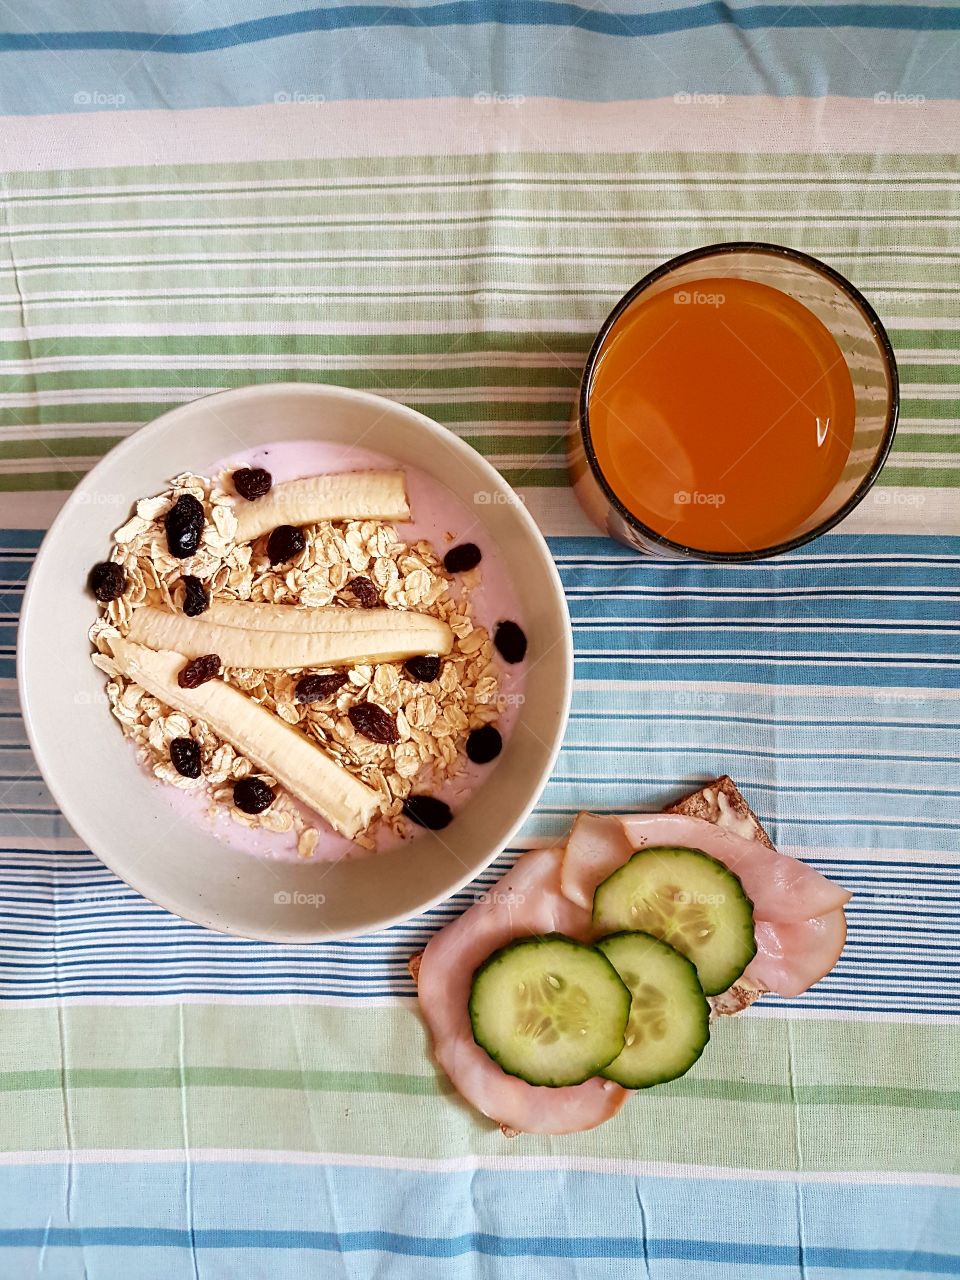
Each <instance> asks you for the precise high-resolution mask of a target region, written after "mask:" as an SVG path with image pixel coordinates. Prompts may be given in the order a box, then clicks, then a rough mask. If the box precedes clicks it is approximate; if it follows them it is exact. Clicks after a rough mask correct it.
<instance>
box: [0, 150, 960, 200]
mask: <svg viewBox="0 0 960 1280" xmlns="http://www.w3.org/2000/svg"><path fill="white" fill-rule="evenodd" d="M469 163H470V164H471V165H472V166H473V167H474V168H475V169H476V170H477V172H478V173H479V174H481V175H482V174H503V173H510V174H522V175H525V176H536V175H537V174H549V175H553V174H556V173H560V174H568V173H569V174H574V175H578V176H580V175H589V177H590V178H591V179H593V178H597V177H603V176H604V175H608V176H609V177H610V178H613V179H621V178H622V177H623V175H624V174H630V175H631V176H633V175H637V176H643V175H645V174H647V175H649V176H650V177H651V178H658V177H660V176H661V175H662V174H663V173H664V172H680V173H683V172H686V173H688V174H689V175H690V176H691V178H692V179H694V180H696V179H697V178H698V175H700V174H702V173H704V172H707V173H721V174H724V175H726V176H729V177H731V178H734V177H741V176H744V175H750V174H759V175H764V174H777V175H779V174H784V173H786V174H795V175H797V176H812V177H819V176H822V175H828V176H836V177H837V178H838V179H840V180H842V181H844V182H846V183H848V184H849V183H850V181H851V180H852V179H856V178H865V179H875V178H876V177H877V176H878V174H879V173H883V174H885V175H889V176H890V177H892V178H898V179H902V178H904V177H910V176H911V175H914V174H916V173H936V174H938V175H942V180H944V181H946V180H948V179H949V178H950V177H951V176H958V164H957V157H956V154H955V153H954V152H951V151H945V152H933V151H931V152H928V153H925V154H916V153H899V154H898V153H889V154H888V153H884V154H883V155H879V156H874V155H872V154H870V155H867V154H865V153H863V152H837V153H831V154H829V155H826V154H818V153H811V152H784V153H783V154H780V153H773V152H771V153H766V154H764V153H760V154H750V153H746V152H742V151H729V152H715V151H699V152H698V151H678V152H670V151H623V152H600V153H597V154H592V153H591V154H585V153H584V152H581V151H574V152H539V151H526V152H524V151H521V152H511V153H510V154H509V155H503V154H500V155H483V154H479V153H478V154H476V155H471V156H470V157H469ZM464 167H465V160H464V157H463V156H459V155H458V156H451V155H422V154H417V155H402V156H399V155H398V156H362V157H361V156H358V157H350V156H343V157H337V158H336V159H321V158H310V159H305V160H298V159H290V160H274V161H270V160H263V161H256V162H233V163H230V162H226V163H222V164H216V165H212V164H178V165H158V166H153V165H139V166H133V165H131V166H104V167H103V168H97V169H89V168H84V169H49V170H42V169H41V170H36V171H34V170H32V169H31V170H22V171H19V172H13V173H6V174H4V184H5V186H6V187H7V188H8V190H9V191H10V192H11V193H14V194H15V193H16V192H17V191H21V190H33V189H36V188H42V187H47V188H49V189H50V191H51V192H53V193H55V192H56V191H57V190H60V189H62V188H63V187H81V188H83V187H88V188H90V187H92V188H96V187H106V188H110V187H111V186H112V188H113V189H114V190H116V191H124V190H126V189H127V188H128V187H130V186H136V185H145V186H150V187H155V186H157V185H162V184H163V183H169V184H171V185H181V184H188V183H196V184H201V183H207V182H210V181H211V180H213V181H214V182H217V181H221V182H224V183H229V182H232V181H248V180H250V179H251V178H252V177H253V176H258V177H262V178H264V179H269V178H270V177H276V178H278V179H287V180H293V181H297V180H301V179H302V180H304V181H305V182H306V183H309V182H310V181H312V180H314V179H332V180H333V181H338V182H347V181H354V180H359V181H369V180H370V179H371V178H373V177H378V176H385V177H389V176H391V175H392V176H393V177H395V178H396V179H398V180H408V179H411V178H413V179H414V180H415V179H417V178H421V177H431V176H436V177H450V178H454V179H458V180H459V179H462V177H463V172H464ZM773 180H774V181H781V179H780V178H775V179H773Z"/></svg>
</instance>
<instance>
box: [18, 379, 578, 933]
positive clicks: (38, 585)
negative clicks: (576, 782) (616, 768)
mask: <svg viewBox="0 0 960 1280" xmlns="http://www.w3.org/2000/svg"><path fill="white" fill-rule="evenodd" d="M278 392H279V393H283V394H293V395H298V396H308V397H312V396H317V397H319V398H321V399H326V398H331V397H332V398H334V399H341V400H350V401H353V402H354V403H357V404H361V405H366V406H368V407H369V408H371V409H376V410H377V411H378V412H379V413H381V414H382V413H383V412H384V411H386V412H396V413H399V414H401V415H406V416H407V418H408V420H409V421H415V422H416V424H417V426H418V427H419V428H420V429H422V430H424V429H425V430H426V432H427V434H428V435H430V436H433V437H435V438H436V437H438V436H439V437H441V438H442V439H443V441H444V444H445V445H447V446H448V447H450V448H452V449H453V450H454V451H455V452H456V453H458V454H459V455H460V457H461V458H462V459H463V460H464V462H465V463H466V464H467V465H468V466H470V467H472V468H473V469H474V470H475V471H476V472H477V474H478V479H479V480H480V481H481V482H482V481H484V480H485V481H486V482H487V483H488V484H490V485H491V486H492V487H493V488H494V489H495V490H496V489H499V488H501V487H503V488H506V489H508V490H509V491H510V492H511V493H514V492H515V490H514V489H513V487H512V486H511V485H509V484H508V483H507V481H506V480H505V479H504V478H503V476H501V475H500V473H499V472H498V471H497V469H496V468H495V467H494V466H493V465H492V463H490V462H488V461H487V459H486V458H484V457H483V455H482V454H481V453H479V452H478V451H477V450H476V449H474V448H473V447H472V446H471V445H469V444H467V442H466V441H465V440H462V439H461V438H460V437H459V436H458V435H456V433H455V432H453V431H451V430H450V429H449V428H448V427H444V426H443V425H442V424H441V423H439V422H437V421H435V420H434V419H433V418H430V417H428V416H427V415H426V414H423V413H420V412H419V410H417V409H412V408H410V406H409V405H406V404H403V403H402V402H401V401H398V400H392V399H390V398H389V397H387V396H381V395H376V394H374V393H373V392H369V391H363V390H359V389H357V388H353V387H341V386H338V385H336V384H329V383H322V382H319V383H318V382H267V383H262V382H258V383H249V384H246V385H244V386H242V387H229V388H227V389H225V390H222V391H215V392H211V393H210V394H209V395H203V396H196V397H194V399H192V400H189V401H187V402H186V403H184V404H181V405H177V406H176V407H174V408H173V409H170V410H168V411H167V412H166V413H162V414H160V415H159V416H158V417H156V418H153V419H151V420H150V421H149V422H147V423H144V425H143V426H142V427H138V428H137V429H136V430H135V431H134V432H133V433H132V434H131V435H130V436H128V437H127V438H126V439H125V440H122V441H121V442H120V443H119V444H117V445H115V446H114V447H113V448H112V449H110V450H108V452H107V453H106V454H104V456H103V458H101V459H100V460H99V461H98V462H97V463H96V465H95V466H93V467H92V468H91V469H90V470H89V471H88V472H87V473H86V474H85V475H84V476H83V477H82V479H81V480H80V481H79V483H78V484H77V485H76V486H75V487H74V488H73V490H72V491H71V493H70V496H69V497H68V498H67V501H66V502H65V503H64V505H63V507H62V508H61V509H60V511H59V512H58V513H57V515H56V516H55V518H54V520H53V521H52V523H51V524H50V527H49V529H48V530H47V531H46V533H45V534H44V536H43V539H42V541H41V544H40V547H39V549H38V551H37V553H36V556H35V559H34V562H33V565H32V566H31V569H30V573H29V575H28V579H27V584H26V587H25V590H24V595H23V602H22V605H21V609H20V620H19V624H18V628H17V646H16V672H17V677H16V678H17V694H18V698H19V702H20V714H21V718H22V720H23V724H24V729H25V732H26V735H27V742H28V744H29V747H30V750H31V753H32V754H33V757H34V760H35V762H36V765H37V768H38V770H39V772H40V774H41V776H42V778H43V780H44V782H45V784H46V786H47V787H48V789H49V791H50V794H51V795H52V797H53V799H54V801H55V802H56V805H57V807H58V809H59V810H60V812H61V814H62V815H63V817H64V818H65V819H66V820H67V822H68V823H69V825H70V827H71V829H72V830H73V831H74V832H76V834H77V835H78V836H79V837H80V839H81V840H82V841H83V843H84V845H85V847H86V850H87V851H88V852H90V853H92V854H93V856H94V857H96V858H97V859H99V861H100V862H102V863H103V865H104V866H106V867H107V869H108V870H109V871H111V872H112V873H113V874H114V875H115V876H117V877H118V879H120V880H121V881H123V883H124V884H126V885H127V886H128V887H129V888H131V889H133V890H134V892H135V893H137V894H139V895H140V896H141V897H142V898H145V899H146V900H147V901H148V902H152V903H154V905H156V906H158V907H160V908H162V909H163V910H164V911H168V912H170V913H171V914H172V915H175V916H177V917H179V918H180V919H182V920H186V921H188V922H190V923H192V924H197V925H200V926H201V927H203V928H206V929H209V930H211V931H212V932H215V933H220V934H224V935H227V936H230V937H238V938H246V939H251V940H254V941H258V942H272V943H276V944H277V945H280V946H299V945H311V944H316V943H322V942H335V941H344V940H347V939H350V938H359V937H366V936H368V935H369V934H372V933H378V932H381V931H382V930H385V929H389V928H391V927H392V926H394V925H397V924H401V923H404V922H405V921H409V920H412V919H415V918H417V917H418V916H420V915H422V914H424V913H425V912H427V911H429V910H430V909H431V908H433V907H435V906H437V905H438V904H439V903H442V902H446V901H447V900H448V899H449V898H451V897H452V896H453V895H454V894H456V893H459V892H460V890H461V889H463V888H464V887H465V886H466V885H468V884H470V883H471V882H472V881H473V880H475V879H476V878H477V876H479V875H481V874H482V873H483V872H484V871H485V870H486V869H487V867H489V866H490V864H491V863H492V862H493V861H494V860H495V859H496V858H497V857H498V856H499V855H500V854H501V853H502V852H503V850H504V849H505V848H507V847H508V845H509V844H510V842H511V841H512V840H513V838H514V837H515V836H516V834H517V832H518V830H519V829H520V827H521V826H522V825H523V824H524V822H526V820H527V818H528V817H529V816H530V814H531V813H532V812H533V810H534V808H535V807H536V805H537V803H538V801H539V799H540V797H541V795H542V794H543V790H544V788H545V786H546V784H547V782H548V781H549V779H550V775H551V774H552V773H553V770H554V767H555V765H556V762H557V757H558V756H559V754H560V751H561V749H562V746H563V741H564V737H565V734H566V729H567V724H568V721H569V715H570V704H571V700H572V696H573V671H574V653H573V632H572V624H571V620H570V608H569V604H568V602H567V597H566V592H565V591H564V589H563V583H562V580H561V578H560V572H559V570H558V569H557V566H556V563H555V561H554V559H553V555H552V553H551V551H550V548H549V546H548V545H547V541H546V538H545V537H544V535H543V533H542V532H541V530H540V527H539V525H538V524H537V522H536V521H535V520H534V518H533V516H532V515H531V514H530V512H529V511H528V510H527V508H526V504H525V503H524V502H522V501H521V500H520V499H519V498H518V499H517V501H516V502H514V503H512V504H511V505H512V506H513V507H514V508H515V510H516V514H517V517H518V518H519V519H520V521H521V523H523V524H524V525H525V527H526V529H527V532H528V533H530V534H531V535H532V537H533V540H534V544H535V545H536V546H538V547H539V550H540V553H541V559H542V560H543V563H544V567H545V569H546V571H547V575H548V577H549V578H550V579H551V581H552V584H553V587H554V595H555V598H556V601H557V602H558V604H559V608H560V612H561V615H562V618H563V622H564V625H563V626H562V627H561V629H560V631H561V634H560V635H559V636H558V637H557V645H558V646H559V648H560V653H561V659H562V676H563V683H562V688H559V689H558V690H557V702H556V709H557V719H556V728H555V730H554V739H553V742H552V743H551V745H550V748H549V750H548V752H547V755H546V757H545V759H544V762H543V765H542V767H541V768H540V770H539V772H538V774H537V776H536V778H535V779H534V780H533V783H532V785H531V788H530V794H529V798H528V800H527V801H526V803H525V804H524V805H523V806H522V808H521V809H520V811H519V812H518V814H517V816H516V818H515V819H514V821H513V822H512V823H511V824H510V826H509V828H508V829H507V830H506V831H505V833H504V834H503V835H502V836H501V837H499V838H498V841H497V842H495V843H494V846H493V848H492V849H490V850H489V851H488V852H487V853H486V854H485V855H484V857H483V859H482V860H481V861H480V862H479V863H478V864H477V865H476V866H475V867H473V869H471V870H470V871H468V872H467V873H466V874H463V875H458V876H457V877H456V878H455V880H453V881H451V883H450V885H449V886H448V887H447V888H446V889H444V890H443V891H441V892H439V893H436V894H433V895H431V896H430V897H429V898H426V899H424V900H423V901H422V902H421V903H420V904H419V905H418V906H417V907H416V908H415V909H414V910H413V911H401V912H399V913H394V914H384V915H378V916H376V917H375V918H374V919H373V920H372V921H371V923H370V924H369V925H366V926H365V927H364V928H363V929H361V930H356V929H346V930H338V929H336V928H333V929H331V928H329V927H327V926H324V928H323V932H322V934H321V933H316V934H312V933H303V934H296V935H294V936H287V935H283V936H277V935H272V934H270V933H252V932H249V931H245V930H241V929H237V928H233V927H231V926H230V923H229V922H228V921H225V920H220V921H218V922H217V923H213V922H211V920H209V919H205V918H201V916H200V914H199V912H190V911H184V910H183V909H182V908H181V907H180V906H175V905H174V904H173V903H172V901H171V900H170V898H169V897H168V896H167V895H165V894H157V893H156V892H151V893H147V892H145V891H144V889H143V888H141V886H140V884H138V883H137V880H138V877H137V876H136V875H135V874H125V873H124V872H122V871H120V870H118V868H117V867H116V866H114V865H113V863H112V861H108V860H107V859H106V858H105V857H104V856H103V854H102V853H100V852H98V851H97V850H96V849H94V848H93V847H92V842H91V840H90V839H89V836H88V835H87V834H86V833H85V828H86V820H85V816H84V811H83V807H82V806H78V805H77V804H75V803H74V801H73V799H72V798H71V797H69V796H66V795H65V794H64V791H63V789H62V788H61V786H60V780H59V777H53V776H51V775H50V774H49V773H48V771H47V768H46V761H45V757H44V748H43V745H42V740H41V735H40V733H39V732H38V728H37V725H36V723H35V721H34V707H33V703H32V701H31V693H30V687H31V681H32V679H33V672H32V668H31V666H30V661H31V659H30V657H29V655H28V654H27V652H26V644H27V636H28V632H29V631H30V630H31V626H30V622H31V616H32V610H33V607H34V606H33V602H34V600H35V599H36V598H37V597H38V595H39V592H40V590H41V589H42V578H43V574H44V566H45V565H46V564H47V563H48V562H49V557H50V555H51V554H52V553H53V545H54V542H55V536H56V534H57V533H58V530H59V529H60V528H61V527H62V526H64V525H65V524H67V523H68V522H69V520H70V519H71V518H72V515H73V512H74V510H75V509H76V508H77V507H78V506H80V505H82V501H81V495H82V494H85V493H88V492H90V491H91V490H95V488H96V484H97V477H98V473H99V471H100V470H101V468H102V467H103V465H104V464H105V463H106V461H107V459H108V458H109V459H112V460H114V461H115V460H116V459H117V458H118V457H119V458H121V459H122V458H123V457H124V456H126V455H127V454H131V453H135V452H137V450H138V449H142V448H143V447H145V446H149V444H150V443H151V440H152V439H153V437H154V436H156V435H159V434H160V433H161V432H162V431H164V430H166V429H168V428H169V426H170V424H171V422H175V421H176V419H177V418H178V417H184V416H188V415H189V413H190V412H191V411H195V409H196V407H197V406H198V405H199V404H201V403H202V402H206V401H211V400H222V399H224V398H227V399H241V398H257V397H261V396H262V397H268V398H269V397H271V396H273V395H275V394H276V393H278ZM381 452H384V453H387V454H388V455H389V450H388V449H387V450H381ZM399 465H401V466H402V465H406V464H402V463H400V464H399ZM211 838H213V839H216V838H217V837H216V836H213V835H212V834H211ZM227 843H229V842H227ZM235 852H237V854H238V856H240V851H236V850H235ZM246 856H255V855H246ZM373 856H376V855H373Z"/></svg>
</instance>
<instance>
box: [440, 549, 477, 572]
mask: <svg viewBox="0 0 960 1280" xmlns="http://www.w3.org/2000/svg"><path fill="white" fill-rule="evenodd" d="M482 558H483V557H482V555H481V553H480V548H479V547H478V546H477V544H476V543H475V542H461V543H460V545H459V546H458V547H451V548H450V550H449V551H448V552H447V554H446V555H445V556H444V557H443V567H444V568H445V569H446V571H447V573H466V572H467V571H468V570H469V569H475V568H476V567H477V565H478V564H479V563H480V561H481V559H482Z"/></svg>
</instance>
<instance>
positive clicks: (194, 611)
mask: <svg viewBox="0 0 960 1280" xmlns="http://www.w3.org/2000/svg"><path fill="white" fill-rule="evenodd" d="M180 581H181V582H182V583H183V590H184V595H183V612H184V613H185V614H186V615H187V617H188V618H195V617H196V616H197V615H198V614H200V613H206V611H207V610H208V609H209V608H210V597H209V595H207V592H206V590H205V588H204V585H203V583H202V582H201V581H200V579H199V578H195V577H194V576H193V574H192V573H185V574H184V575H183V577H182V578H181V579H180Z"/></svg>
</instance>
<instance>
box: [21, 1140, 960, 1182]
mask: <svg viewBox="0 0 960 1280" xmlns="http://www.w3.org/2000/svg"><path fill="white" fill-rule="evenodd" d="M188 1158H189V1160H190V1161H191V1162H196V1163H202V1164H251V1165H257V1164H287V1165H336V1166H345V1167H348V1168H359V1169H364V1168H366V1169H396V1170H400V1171H406V1172H411V1173H437V1174H440V1173H471V1172H474V1171H477V1170H483V1171H491V1172H498V1173H510V1172H547V1171H554V1170H559V1171H564V1172H570V1173H609V1174H620V1175H623V1176H624V1177H630V1178H640V1177H645V1178H682V1179H695V1180H696V1179H703V1180H705V1181H711V1182H744V1181H757V1182H803V1183H824V1184H832V1185H837V1184H843V1185H852V1186H858V1185H861V1186H866V1185H870V1186H874V1185H876V1186H915V1187H957V1186H960V1174H952V1173H914V1172H909V1173H907V1172H904V1173H901V1172H895V1171H892V1170H885V1169H884V1170H866V1169H865V1170H846V1169H844V1170H838V1171H833V1170H830V1171H826V1172H817V1171H810V1170H790V1169H752V1168H742V1169H737V1168H734V1167H732V1166H729V1165H704V1164H676V1163H673V1162H668V1161H661V1160H631V1159H626V1158H623V1159H620V1158H617V1157H616V1156H582V1155H549V1156H529V1155H508V1154H497V1155H487V1156H480V1155H469V1156H443V1157H436V1158H431V1157H428V1156H384V1155H351V1154H347V1153H346V1152H342V1151H331V1152H325V1151H291V1150H285V1151H273V1150H265V1149H264V1148H262V1147H251V1148H238V1147H225V1148H218V1147H193V1146H192V1147H190V1150H189V1152H186V1151H182V1150H180V1149H176V1148H166V1147H164V1148H143V1149H138V1148H128V1147H113V1148H106V1147H100V1148H96V1149H94V1150H84V1149H82V1148H71V1149H70V1150H69V1151H66V1150H60V1151H5V1152H0V1164H2V1165H51V1164H52V1165H57V1164H182V1163H183V1162H184V1161H185V1160H187V1159H188Z"/></svg>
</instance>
